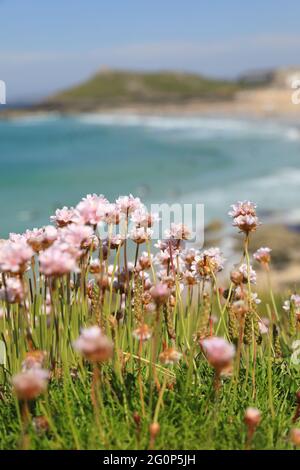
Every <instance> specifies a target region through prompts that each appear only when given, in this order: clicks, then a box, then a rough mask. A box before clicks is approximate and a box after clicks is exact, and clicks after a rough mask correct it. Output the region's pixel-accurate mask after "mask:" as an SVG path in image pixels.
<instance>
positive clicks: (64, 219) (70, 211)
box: [50, 206, 79, 228]
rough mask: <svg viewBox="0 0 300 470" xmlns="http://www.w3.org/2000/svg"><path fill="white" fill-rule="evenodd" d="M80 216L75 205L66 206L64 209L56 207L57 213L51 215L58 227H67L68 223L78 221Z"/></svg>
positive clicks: (52, 220)
mask: <svg viewBox="0 0 300 470" xmlns="http://www.w3.org/2000/svg"><path fill="white" fill-rule="evenodd" d="M78 218H79V214H78V212H77V211H76V210H75V209H74V207H70V208H69V207H66V206H64V207H63V208H62V209H56V211H55V215H52V216H51V217H50V220H51V222H53V223H54V224H55V225H56V226H57V227H60V228H61V227H66V225H69V224H72V223H74V222H76V221H77V220H78Z"/></svg>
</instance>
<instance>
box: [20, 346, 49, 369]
mask: <svg viewBox="0 0 300 470" xmlns="http://www.w3.org/2000/svg"><path fill="white" fill-rule="evenodd" d="M45 359H46V352H45V351H38V350H36V351H29V352H27V353H26V355H25V359H24V361H23V362H22V371H25V370H28V369H33V368H42V367H43V365H44V362H45Z"/></svg>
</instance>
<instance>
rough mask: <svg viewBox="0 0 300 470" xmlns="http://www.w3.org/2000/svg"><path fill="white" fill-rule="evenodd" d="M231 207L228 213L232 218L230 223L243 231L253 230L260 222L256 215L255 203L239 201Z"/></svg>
mask: <svg viewBox="0 0 300 470" xmlns="http://www.w3.org/2000/svg"><path fill="white" fill-rule="evenodd" d="M231 207H232V211H230V212H228V214H229V215H230V216H231V217H232V218H233V223H232V225H233V226H234V227H238V228H239V229H240V230H241V231H242V232H245V233H249V232H254V231H255V230H256V228H257V227H258V225H259V224H260V222H259V219H258V217H257V216H256V204H254V203H253V202H250V201H239V202H238V203H237V204H233V205H232V206H231Z"/></svg>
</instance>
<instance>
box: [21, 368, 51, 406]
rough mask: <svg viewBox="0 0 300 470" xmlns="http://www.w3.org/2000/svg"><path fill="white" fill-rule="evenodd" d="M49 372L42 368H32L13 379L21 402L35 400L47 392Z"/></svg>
mask: <svg viewBox="0 0 300 470" xmlns="http://www.w3.org/2000/svg"><path fill="white" fill-rule="evenodd" d="M48 378H49V372H48V371H46V370H44V369H41V368H38V367H36V368H32V369H28V370H25V371H23V372H20V373H19V374H17V375H15V376H14V377H13V380H12V383H13V387H14V391H15V394H16V396H17V398H18V399H19V400H26V401H28V400H34V399H35V398H37V397H38V396H39V395H41V394H42V393H43V392H45V391H46V389H47V385H48Z"/></svg>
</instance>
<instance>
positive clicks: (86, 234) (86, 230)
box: [59, 224, 94, 248]
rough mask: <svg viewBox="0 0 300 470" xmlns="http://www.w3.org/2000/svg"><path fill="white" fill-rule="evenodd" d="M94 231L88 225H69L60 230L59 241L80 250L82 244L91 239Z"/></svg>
mask: <svg viewBox="0 0 300 470" xmlns="http://www.w3.org/2000/svg"><path fill="white" fill-rule="evenodd" d="M93 234H94V231H93V229H92V227H90V226H88V225H77V224H69V225H68V226H67V227H65V228H63V229H61V231H60V234H59V238H60V240H61V241H63V242H65V243H67V244H68V245H71V246H74V247H76V248H81V247H82V245H83V244H84V243H86V242H87V241H88V240H90V239H91V237H92V236H93Z"/></svg>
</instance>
